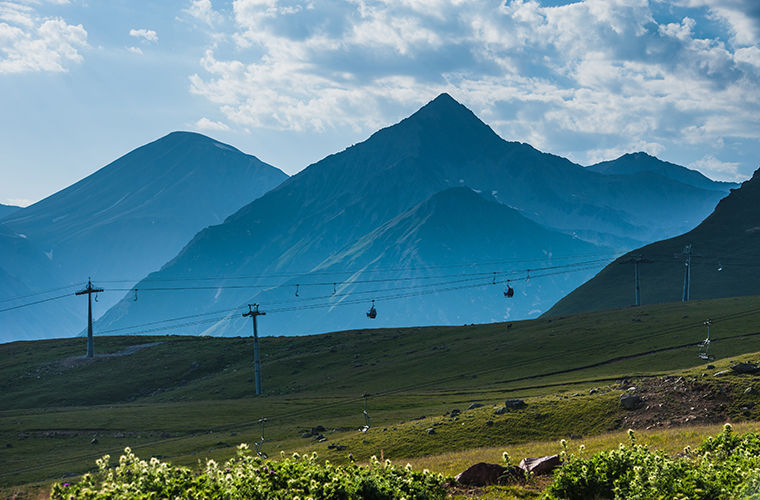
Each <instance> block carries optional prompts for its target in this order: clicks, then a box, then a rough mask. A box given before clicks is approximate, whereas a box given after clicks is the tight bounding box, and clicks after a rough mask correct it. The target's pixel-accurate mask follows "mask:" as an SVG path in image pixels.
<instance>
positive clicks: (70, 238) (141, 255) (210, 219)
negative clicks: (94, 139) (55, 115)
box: [0, 132, 287, 340]
mask: <svg viewBox="0 0 760 500" xmlns="http://www.w3.org/2000/svg"><path fill="white" fill-rule="evenodd" d="M286 178H287V175H286V174H285V173H283V172H282V171H280V170H279V169H276V168H275V167H272V166H271V165H267V164H266V163H263V162H261V161H260V160H258V159H257V158H255V157H254V156H251V155H247V154H244V153H242V152H240V151H238V150H237V149H235V148H233V147H232V146H229V145H226V144H223V143H221V142H218V141H215V140H213V139H210V138H208V137H205V136H203V135H200V134H195V133H189V132H174V133H171V134H169V135H167V136H165V137H163V138H161V139H158V140H157V141H154V142H152V143H150V144H147V145H145V146H142V147H140V148H137V149H135V150H134V151H132V152H130V153H128V154H126V155H124V156H122V157H121V158H119V159H117V160H116V161H114V162H112V163H110V164H108V165H106V166H105V167H103V168H101V169H100V170H98V171H97V172H95V173H94V174H92V175H90V176H88V177H86V178H85V179H82V180H81V181H79V182H77V183H76V184H73V185H72V186H69V187H68V188H66V189H64V190H62V191H59V192H58V193H55V194H53V195H52V196H49V197H48V198H45V199H44V200H42V201H40V202H38V203H35V204H33V205H31V206H29V207H26V208H24V209H22V210H19V211H16V212H14V213H12V214H10V215H9V216H8V217H5V218H4V219H3V220H2V222H0V228H2V233H0V234H3V235H4V236H5V237H4V238H3V239H2V240H0V257H1V259H0V268H2V269H3V272H4V274H5V275H6V276H11V277H13V279H14V280H16V281H17V282H19V283H22V284H24V288H25V289H28V290H30V291H33V292H39V291H43V290H47V289H51V288H56V287H62V286H65V285H71V284H73V283H79V284H80V285H79V286H81V284H83V283H85V282H86V281H87V279H88V277H90V276H91V277H92V278H93V279H94V280H96V281H97V280H98V279H100V280H101V281H103V282H105V281H108V280H119V282H118V283H110V284H111V285H112V287H113V288H126V289H129V288H130V287H131V286H132V285H133V284H134V283H135V282H136V281H137V280H138V279H140V278H141V277H143V276H145V275H146V274H147V273H149V272H151V271H153V270H155V269H158V268H159V267H160V266H161V265H162V264H163V263H165V262H166V261H167V260H169V259H170V258H171V257H172V256H174V255H176V253H177V252H179V251H180V250H181V249H182V247H183V246H184V245H185V244H186V243H187V241H189V240H190V239H191V238H192V237H193V235H195V233H197V232H198V231H199V230H200V229H202V228H204V227H206V226H208V225H210V224H216V223H219V222H221V221H222V220H224V218H225V217H227V216H228V215H230V214H231V213H232V212H234V211H235V210H237V209H238V208H240V207H241V206H242V205H244V204H246V203H248V202H250V201H251V200H253V199H255V198H257V197H259V196H261V195H262V194H263V193H265V192H266V191H269V190H270V189H271V188H273V187H274V186H276V185H278V184H279V183H280V182H282V181H283V180H284V179H286ZM21 243H23V244H24V245H25V246H24V250H23V251H21V250H19V249H18V247H19V244H21ZM35 271H36V272H35ZM4 281H6V280H4ZM7 281H8V282H10V279H8V280H7ZM8 289H9V290H8V292H7V294H5V295H2V296H0V299H6V298H9V297H16V296H19V295H24V292H21V293H19V289H21V288H20V285H17V286H11V287H8ZM71 290H73V288H71ZM122 294H123V292H121V293H110V294H101V296H100V297H99V303H98V308H97V310H96V312H97V313H102V312H104V311H105V310H106V309H107V308H108V307H109V306H110V305H113V304H114V303H116V301H118V300H119V298H120V296H121V295H122ZM66 300H67V301H68V299H66ZM80 302H81V301H80ZM14 304H16V302H12V301H10V302H9V305H14ZM69 305H72V304H69ZM46 307H47V306H46ZM69 309H70V310H71V311H72V313H71V314H73V316H74V317H75V318H77V319H78V320H79V321H78V322H77V327H76V329H72V328H71V327H70V326H69V325H68V323H64V324H62V323H61V322H59V321H58V320H57V319H56V318H55V317H54V316H52V315H50V318H49V319H48V320H47V323H45V324H43V325H42V326H41V327H40V328H31V327H29V326H28V325H27V323H28V322H27V321H25V320H23V318H24V317H25V316H34V315H36V316H40V314H39V313H38V312H35V311H32V310H29V309H26V310H25V309H21V310H19V311H18V312H14V313H12V316H13V317H10V318H9V313H3V314H4V316H3V322H2V323H1V325H2V326H1V327H0V339H6V340H7V339H23V338H41V337H62V336H70V335H73V334H75V333H76V332H77V331H79V330H81V329H82V327H83V326H85V323H84V322H83V321H84V317H85V316H84V315H85V314H86V306H85V305H84V303H83V302H82V303H79V304H77V305H76V307H75V308H71V307H69ZM43 316H47V315H43ZM38 323H39V321H38Z"/></svg>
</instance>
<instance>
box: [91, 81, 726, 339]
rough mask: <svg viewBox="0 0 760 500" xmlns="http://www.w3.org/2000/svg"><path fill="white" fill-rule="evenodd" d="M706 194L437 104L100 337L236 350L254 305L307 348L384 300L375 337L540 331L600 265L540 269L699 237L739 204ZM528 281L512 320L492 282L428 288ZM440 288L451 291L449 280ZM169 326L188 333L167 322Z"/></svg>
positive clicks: (168, 280)
mask: <svg viewBox="0 0 760 500" xmlns="http://www.w3.org/2000/svg"><path fill="white" fill-rule="evenodd" d="M619 161H621V162H622V161H627V159H623V160H621V159H619ZM708 186H709V189H705V188H704V187H695V186H693V185H691V184H687V183H683V182H680V181H678V180H674V179H671V178H669V177H668V176H663V175H661V174H659V173H655V172H652V171H649V170H646V169H642V171H637V172H632V173H623V174H614V175H605V174H601V173H598V172H594V171H593V170H592V169H588V168H584V167H582V166H580V165H577V164H575V163H572V162H570V161H569V160H567V159H564V158H561V157H558V156H554V155H550V154H546V153H542V152H540V151H538V150H536V149H535V148H533V147H531V146H530V145H527V144H522V143H517V142H508V141H505V140H503V139H502V138H500V137H499V136H498V135H497V134H496V133H494V132H493V130H491V128H490V127H488V126H487V125H486V124H484V123H483V122H482V121H480V120H479V119H478V118H477V117H476V116H475V115H474V114H473V113H472V112H471V111H470V110H468V109H467V108H466V107H464V106H463V105H461V104H459V103H458V102H456V101H455V100H454V99H453V98H451V96H449V95H448V94H442V95H440V96H439V97H437V98H436V99H434V100H433V101H431V102H430V103H429V104H427V105H426V106H424V107H423V108H421V109H420V110H419V111H417V112H416V113H414V114H413V115H411V116H410V117H409V118H406V119H404V120H402V121H401V122H399V123H398V124H396V125H393V126H390V127H388V128H385V129H382V130H380V131H378V132H376V133H375V134H373V135H372V136H371V137H370V138H368V139H367V140H366V141H364V142H362V143H359V144H356V145H354V146H351V147H350V148H348V149H346V150H344V151H342V152H340V153H337V154H334V155H330V156H328V157H326V158H324V159H323V160H321V161H319V162H317V163H315V164H313V165H310V166H309V167H307V168H306V169H304V170H302V171H301V172H299V173H298V174H296V175H294V176H293V177H291V178H289V179H288V180H287V181H285V182H283V183H282V184H280V185H279V186H278V187H277V188H275V189H273V190H272V191H270V192H268V193H266V194H265V195H263V196H262V197H260V198H258V199H256V200H254V201H252V202H251V203H249V204H248V205H246V206H244V207H242V208H241V209H240V210H238V211H237V212H236V213H234V214H233V215H231V216H230V217H228V218H227V219H226V220H225V221H224V222H223V223H222V224H218V225H215V226H210V227H208V228H206V229H204V230H203V231H201V232H200V233H198V234H197V235H196V236H195V237H194V238H193V239H192V240H191V241H190V242H189V243H188V244H187V246H186V247H185V248H184V249H183V250H182V251H181V252H180V253H179V254H178V255H177V256H176V257H175V258H173V259H172V260H170V261H169V262H168V263H167V264H166V265H164V266H163V267H162V268H161V269H160V270H158V271H156V272H154V273H151V274H150V275H148V276H147V277H146V278H145V279H144V280H142V281H141V282H140V283H138V284H137V285H136V287H137V288H138V289H139V290H140V293H141V294H142V295H141V297H146V298H145V299H144V300H143V299H142V298H141V300H138V301H134V300H133V299H132V298H131V297H129V296H127V297H124V299H123V300H122V301H121V302H120V303H119V304H118V305H116V306H115V307H114V308H112V309H111V310H110V311H109V312H108V313H107V314H106V315H104V316H103V318H101V320H100V321H99V322H98V325H97V328H98V330H99V331H101V332H103V333H137V332H143V331H146V328H147V330H160V331H164V332H173V333H177V332H179V331H181V332H186V333H188V332H189V333H208V334H215V335H240V334H245V332H247V331H248V330H249V328H250V325H248V324H247V323H245V322H244V321H242V320H241V318H240V314H239V313H240V312H241V311H242V310H247V309H246V307H245V305H246V304H249V303H253V302H258V303H261V305H262V307H267V308H269V309H270V312H273V311H277V312H281V313H283V314H278V315H272V316H270V317H267V318H266V321H267V322H268V324H269V325H271V328H272V331H273V332H275V333H277V334H286V335H291V334H305V333H312V332H318V331H327V330H332V329H337V328H342V327H343V328H349V327H350V328H353V327H358V326H369V325H370V323H367V319H366V318H365V317H364V315H363V310H364V309H366V308H367V307H368V306H369V302H370V300H372V298H373V297H374V298H376V300H377V301H378V307H380V302H381V300H383V299H384V300H385V301H386V303H387V304H388V305H387V306H385V305H383V310H384V311H389V310H390V311H393V312H391V313H390V314H388V313H385V314H383V315H379V316H378V319H377V320H376V321H374V322H373V323H371V324H372V325H373V326H374V325H377V326H391V325H398V326H400V325H416V324H430V323H446V322H460V321H461V322H485V321H494V320H498V319H504V318H505V317H513V316H514V317H530V316H535V315H538V314H540V313H542V312H544V311H545V310H546V309H547V308H548V307H549V305H550V304H551V303H552V302H553V301H554V300H557V299H558V298H559V297H561V296H562V295H563V294H564V293H566V292H567V291H569V290H572V289H573V288H575V287H576V286H578V285H579V284H580V283H582V282H583V281H585V280H586V279H587V278H589V277H591V276H592V275H593V274H594V273H595V272H596V271H597V270H598V269H600V268H601V267H602V265H601V264H600V263H598V262H597V263H596V264H595V265H591V264H589V265H588V266H587V267H585V268H584V269H583V270H582V271H578V270H576V269H572V272H569V271H568V272H566V273H563V274H558V273H555V274H553V275H552V276H553V277H551V278H546V277H545V278H537V277H536V271H535V270H536V269H543V270H548V269H559V268H560V267H561V268H562V269H565V270H568V269H569V268H568V266H571V265H576V266H580V264H579V263H581V262H589V260H588V259H592V257H588V256H597V257H598V256H599V255H606V256H609V255H610V254H611V253H612V250H611V249H610V248H609V246H608V245H605V244H604V243H607V244H612V245H614V246H616V247H617V248H618V249H619V248H620V247H621V246H626V245H627V248H630V247H631V246H633V245H632V243H633V242H641V241H651V240H652V239H656V238H661V237H664V236H671V235H673V234H677V233H678V232H679V231H683V230H687V229H690V228H691V227H693V226H694V225H696V224H697V223H698V222H699V221H701V220H702V219H703V218H704V216H706V215H707V214H708V213H709V212H710V211H711V210H712V209H713V208H714V207H715V204H716V203H717V202H718V201H719V200H720V199H721V198H722V197H723V196H725V194H726V193H727V191H728V188H727V187H726V186H724V185H722V184H719V183H714V184H712V185H708ZM455 187H467V188H469V189H468V190H453V191H451V188H455ZM443 207H445V208H443ZM507 209H508V213H507V212H506V211H505V210H507ZM560 233H565V235H571V236H574V238H570V239H568V238H567V237H566V236H564V235H562V234H560ZM583 240H585V241H583ZM534 241H536V242H540V243H534ZM592 260H593V259H592ZM494 261H497V263H493V262H494ZM489 262H491V263H490V264H489ZM558 262H561V263H562V265H561V266H559V265H558V264H557V263H558ZM468 265H469V267H467V266H468ZM446 266H454V267H453V268H451V269H453V270H452V271H451V272H446V273H444V272H442V269H447V267H446ZM456 266H464V267H456ZM562 266H564V267H562ZM581 267H582V266H581ZM463 269H464V271H463ZM527 269H533V270H534V273H533V275H532V278H531V281H530V287H528V288H525V287H523V288H522V289H521V290H520V293H522V292H525V293H526V295H521V294H516V297H517V298H518V299H520V300H514V301H513V302H512V304H513V305H510V306H507V305H505V302H504V297H503V294H501V292H500V291H498V292H495V291H494V290H493V288H490V289H489V287H487V286H486V285H487V284H488V283H489V281H488V279H486V280H484V281H485V282H481V283H480V288H476V287H474V286H473V287H472V289H468V290H469V292H468V293H467V294H465V293H464V292H463V293H461V294H456V293H454V292H447V293H449V294H450V295H448V296H450V297H452V298H451V299H445V300H444V299H441V298H436V294H438V293H440V292H441V291H440V290H438V289H436V287H435V286H432V285H431V286H429V287H427V288H425V287H423V286H422V285H423V280H425V281H424V282H425V283H432V282H433V281H435V278H436V277H440V276H443V275H444V274H445V275H447V276H448V275H456V274H457V273H458V274H459V275H467V276H469V277H472V276H474V275H475V274H478V273H480V274H488V275H489V276H490V274H491V273H492V272H493V273H496V274H495V275H494V279H493V281H496V282H498V283H499V285H500V286H501V285H503V284H504V282H505V281H506V280H507V279H521V280H525V281H527V279H528V276H529V272H528V271H527ZM542 272H543V271H542ZM423 273H424V275H422V274H423ZM468 273H469V274H468ZM377 276H379V278H375V277H377ZM556 276H560V278H557V277H556ZM462 279H464V276H463V277H462ZM380 280H385V281H382V282H381V281H380ZM451 280H452V281H453V280H454V276H452V278H451ZM333 283H334V285H333ZM470 284H473V283H470ZM369 285H372V286H369ZM319 287H322V288H321V289H318V288H319ZM439 287H440V288H446V287H448V285H446V284H444V280H442V279H439ZM157 288H162V290H156V289H157ZM423 291H424V292H425V294H422V293H421V292H423ZM413 293H416V294H417V295H412V294H413ZM442 296H443V293H441V294H440V297H442ZM494 296H495V297H498V298H499V300H498V301H492V300H491V299H492V298H493V297H494ZM148 297H149V299H148ZM420 297H426V298H424V299H423V298H420ZM457 304H458V305H457ZM343 305H345V306H346V308H342V307H341V306H343ZM349 306H354V308H353V310H351V309H350V308H349ZM507 307H510V311H507ZM312 308H313V310H314V311H316V310H319V311H320V312H313V311H312ZM310 311H312V312H310ZM512 311H514V313H513V312H512ZM174 317H176V318H182V319H181V320H178V321H180V322H179V323H177V322H174V323H171V322H165V320H166V319H167V318H174ZM349 318H350V319H349ZM233 320H234V321H233ZM159 322H160V323H159ZM148 324H150V326H149V325H148ZM142 325H145V326H142ZM155 325H158V326H155Z"/></svg>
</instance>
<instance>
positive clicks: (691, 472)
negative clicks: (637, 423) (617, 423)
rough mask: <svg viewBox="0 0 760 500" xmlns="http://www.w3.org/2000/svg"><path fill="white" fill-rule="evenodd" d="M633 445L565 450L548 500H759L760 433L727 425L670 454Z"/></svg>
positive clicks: (547, 491) (633, 443) (546, 494)
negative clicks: (586, 453)
mask: <svg viewBox="0 0 760 500" xmlns="http://www.w3.org/2000/svg"><path fill="white" fill-rule="evenodd" d="M629 437H630V439H631V443H630V444H629V445H624V444H621V445H620V447H619V448H618V449H616V450H611V451H602V452H599V453H595V454H593V455H592V456H591V457H589V458H583V457H576V456H574V455H570V454H565V455H564V463H563V465H562V467H561V469H559V471H558V472H557V473H556V474H555V476H554V482H553V483H552V484H551V486H549V488H548V489H547V490H546V492H545V498H546V499H560V498H562V499H586V498H607V499H660V498H663V499H664V498H683V499H686V498H688V499H692V500H696V499H704V500H721V499H726V500H728V499H734V498H748V499H749V498H751V499H758V500H760V435H758V434H756V433H748V434H744V435H742V436H737V435H736V434H734V433H733V429H732V428H731V426H730V425H729V424H726V426H725V427H724V429H723V432H721V433H720V434H718V435H717V436H715V437H709V438H707V440H705V442H704V443H703V444H702V445H701V446H700V447H699V448H698V449H697V450H695V451H692V450H691V449H689V448H688V447H687V449H685V450H684V454H683V456H682V457H677V458H671V457H668V456H666V455H664V454H663V453H660V452H652V451H650V450H649V449H648V448H647V447H646V446H644V445H640V444H636V442H635V436H634V434H633V431H629Z"/></svg>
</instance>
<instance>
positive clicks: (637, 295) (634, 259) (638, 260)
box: [620, 253, 652, 306]
mask: <svg viewBox="0 0 760 500" xmlns="http://www.w3.org/2000/svg"><path fill="white" fill-rule="evenodd" d="M620 263H621V264H631V263H633V292H634V299H635V301H636V302H635V305H637V306H640V305H641V291H640V290H639V264H651V263H652V261H651V260H649V259H645V258H643V257H642V256H641V254H638V253H636V254H633V255H631V258H630V259H628V260H624V261H622V262H620Z"/></svg>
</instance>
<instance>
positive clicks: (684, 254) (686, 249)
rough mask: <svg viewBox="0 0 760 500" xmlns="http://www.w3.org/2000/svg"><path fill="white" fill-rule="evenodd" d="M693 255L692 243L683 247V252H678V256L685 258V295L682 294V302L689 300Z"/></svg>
mask: <svg viewBox="0 0 760 500" xmlns="http://www.w3.org/2000/svg"><path fill="white" fill-rule="evenodd" d="M691 256H692V253H691V243H689V244H688V245H686V246H685V247H684V248H683V252H681V253H680V254H676V258H678V257H683V258H684V270H683V295H682V296H681V302H688V301H689V291H690V290H691Z"/></svg>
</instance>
